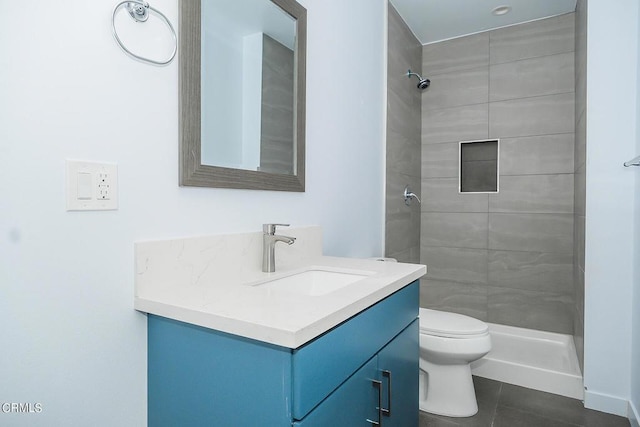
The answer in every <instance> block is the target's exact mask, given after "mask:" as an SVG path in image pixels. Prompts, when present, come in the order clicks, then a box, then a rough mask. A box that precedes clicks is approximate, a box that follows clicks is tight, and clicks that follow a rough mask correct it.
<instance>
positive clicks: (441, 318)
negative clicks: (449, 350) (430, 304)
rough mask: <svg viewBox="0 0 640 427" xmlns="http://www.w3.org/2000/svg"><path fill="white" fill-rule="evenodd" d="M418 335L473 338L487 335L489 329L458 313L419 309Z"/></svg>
mask: <svg viewBox="0 0 640 427" xmlns="http://www.w3.org/2000/svg"><path fill="white" fill-rule="evenodd" d="M420 333H421V334H426V335H433V336H437V337H445V338H458V339H465V338H475V337H477V336H482V335H487V334H488V333H489V327H488V326H487V324H486V323H484V322H483V321H481V320H478V319H474V318H473V317H469V316H465V315H462V314H458V313H449V312H445V311H437V310H429V309H427V308H421V309H420Z"/></svg>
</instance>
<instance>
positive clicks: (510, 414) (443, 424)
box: [420, 377, 630, 427]
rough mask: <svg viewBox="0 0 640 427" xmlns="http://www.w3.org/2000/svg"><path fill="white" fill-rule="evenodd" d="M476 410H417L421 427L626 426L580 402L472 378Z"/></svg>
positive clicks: (613, 416)
mask: <svg viewBox="0 0 640 427" xmlns="http://www.w3.org/2000/svg"><path fill="white" fill-rule="evenodd" d="M473 382H474V384H475V388H476V396H477V398H478V413H477V414H476V415H474V416H473V417H469V418H448V417H440V416H437V415H432V414H427V413H424V412H420V427H460V426H465V427H629V426H630V424H629V420H627V419H626V418H623V417H618V416H616V415H610V414H605V413H603V412H598V411H593V410H590V409H585V408H584V406H583V405H582V402H580V401H579V400H575V399H570V398H568V397H563V396H557V395H555V394H549V393H544V392H541V391H537V390H531V389H527V388H523V387H518V386H515V385H511V384H506V383H501V382H499V381H493V380H489V379H486V378H480V377H473Z"/></svg>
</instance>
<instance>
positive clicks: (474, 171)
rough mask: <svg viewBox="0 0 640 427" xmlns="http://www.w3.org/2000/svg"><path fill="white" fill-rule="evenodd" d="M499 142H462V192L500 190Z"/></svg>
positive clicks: (492, 191)
mask: <svg viewBox="0 0 640 427" xmlns="http://www.w3.org/2000/svg"><path fill="white" fill-rule="evenodd" d="M498 142H499V140H497V139H490V140H486V141H462V142H460V183H459V190H460V193H497V192H498V157H499V156H498Z"/></svg>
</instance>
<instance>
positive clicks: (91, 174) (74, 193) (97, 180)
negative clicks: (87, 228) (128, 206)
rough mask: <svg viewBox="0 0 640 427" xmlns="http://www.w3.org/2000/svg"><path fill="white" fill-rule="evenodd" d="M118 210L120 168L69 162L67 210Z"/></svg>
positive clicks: (111, 165)
mask: <svg viewBox="0 0 640 427" xmlns="http://www.w3.org/2000/svg"><path fill="white" fill-rule="evenodd" d="M115 209H118V166H117V165H116V164H113V163H95V162H84V161H77V160H67V210H68V211H104V210H115Z"/></svg>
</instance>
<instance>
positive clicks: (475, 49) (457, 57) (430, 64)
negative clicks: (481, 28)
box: [422, 32, 489, 77]
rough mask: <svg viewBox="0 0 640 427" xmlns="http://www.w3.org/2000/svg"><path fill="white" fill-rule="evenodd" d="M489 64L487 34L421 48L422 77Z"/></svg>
mask: <svg viewBox="0 0 640 427" xmlns="http://www.w3.org/2000/svg"><path fill="white" fill-rule="evenodd" d="M488 64H489V33H486V32H485V33H480V34H475V35H472V36H466V37H459V38H456V39H452V40H446V41H443V42H438V43H432V44H427V45H424V46H423V47H422V72H423V73H424V74H425V75H424V76H423V77H429V75H430V74H443V73H450V72H453V71H457V70H467V69H470V68H478V67H481V66H487V65H488Z"/></svg>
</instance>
